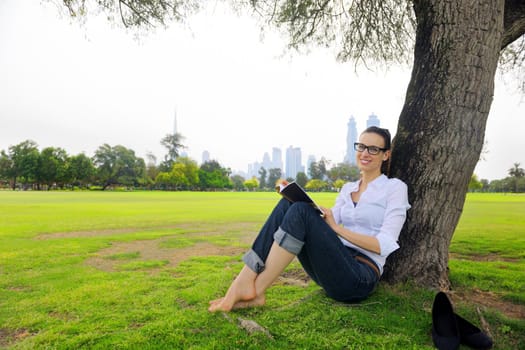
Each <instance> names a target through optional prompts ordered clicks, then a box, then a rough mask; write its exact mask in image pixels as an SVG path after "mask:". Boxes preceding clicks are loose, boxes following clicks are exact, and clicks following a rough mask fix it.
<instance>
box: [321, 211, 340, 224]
mask: <svg viewBox="0 0 525 350" xmlns="http://www.w3.org/2000/svg"><path fill="white" fill-rule="evenodd" d="M321 210H322V211H323V213H324V221H325V222H326V223H327V224H328V226H330V227H331V228H334V227H337V224H336V223H335V219H334V213H332V209H330V208H325V207H321Z"/></svg>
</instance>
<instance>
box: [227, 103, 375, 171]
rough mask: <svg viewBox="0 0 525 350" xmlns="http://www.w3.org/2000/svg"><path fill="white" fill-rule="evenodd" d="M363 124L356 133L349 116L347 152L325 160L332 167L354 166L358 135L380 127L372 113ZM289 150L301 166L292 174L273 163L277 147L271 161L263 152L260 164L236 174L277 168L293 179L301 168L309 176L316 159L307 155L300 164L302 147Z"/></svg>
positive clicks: (256, 163) (353, 120) (353, 121)
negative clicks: (338, 158)
mask: <svg viewBox="0 0 525 350" xmlns="http://www.w3.org/2000/svg"><path fill="white" fill-rule="evenodd" d="M365 124H366V127H363V128H362V129H361V130H360V131H359V133H358V131H357V125H358V124H357V122H356V118H355V117H354V116H353V115H351V116H350V119H349V121H348V124H347V127H348V131H347V138H346V143H347V150H346V155H345V157H344V158H343V159H340V160H335V159H327V160H329V161H330V162H331V163H332V164H333V165H335V164H339V163H343V162H344V163H348V164H351V165H356V160H355V155H356V152H355V150H354V143H355V142H357V141H358V135H359V134H360V133H361V132H363V131H364V130H365V129H366V128H369V127H370V126H377V127H380V126H381V120H380V119H379V117H378V116H377V115H376V114H374V113H373V112H372V113H371V114H369V115H368V116H367V119H366V123H365ZM289 148H292V149H295V152H293V151H291V152H290V154H297V153H298V154H299V155H300V156H299V158H298V159H299V162H300V163H301V164H299V165H295V166H293V169H294V171H292V172H290V171H286V169H285V168H284V167H283V166H282V161H281V165H279V164H278V163H277V162H276V161H275V158H276V156H275V152H276V151H275V150H278V151H279V152H281V150H280V148H278V147H273V151H272V158H271V159H270V157H269V154H268V152H265V153H264V155H263V160H262V162H259V161H255V162H253V163H249V164H248V169H247V171H246V173H244V171H242V170H237V171H236V173H238V174H241V175H242V174H244V175H245V177H253V176H255V177H257V176H258V175H259V173H258V170H259V169H260V168H261V167H264V168H265V169H266V170H268V169H271V168H279V169H281V170H282V171H283V175H285V176H286V177H290V178H295V176H296V174H297V170H295V169H301V168H302V169H303V170H302V171H303V172H304V173H305V174H306V175H308V176H309V174H308V172H309V169H310V164H311V163H312V162H315V161H317V160H316V159H317V158H316V157H315V156H314V155H312V154H309V155H308V156H307V159H306V162H305V163H304V164H303V163H302V147H301V146H297V147H293V146H289ZM280 154H281V153H279V159H280V157H281V156H280ZM292 157H293V156H292ZM321 157H324V156H323V155H321ZM324 158H326V157H324ZM294 160H295V161H296V160H297V156H295V158H294ZM292 162H293V161H292ZM292 162H291V163H292ZM286 164H287V166H288V152H287V158H286ZM290 167H292V165H290Z"/></svg>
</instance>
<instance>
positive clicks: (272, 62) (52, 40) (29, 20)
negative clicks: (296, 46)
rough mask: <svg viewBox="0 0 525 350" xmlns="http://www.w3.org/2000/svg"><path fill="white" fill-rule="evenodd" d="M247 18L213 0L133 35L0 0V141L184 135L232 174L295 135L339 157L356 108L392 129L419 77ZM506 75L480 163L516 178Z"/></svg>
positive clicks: (299, 143) (62, 142) (524, 113)
mask: <svg viewBox="0 0 525 350" xmlns="http://www.w3.org/2000/svg"><path fill="white" fill-rule="evenodd" d="M260 37H261V35H260V30H259V27H258V25H257V23H255V21H254V20H252V19H251V18H250V17H248V16H246V17H237V16H235V15H232V14H230V13H229V12H228V10H226V9H224V8H221V7H220V6H218V5H214V6H213V7H210V8H208V9H206V10H205V11H203V12H201V13H200V14H198V15H197V16H194V17H191V18H190V19H189V20H188V22H187V23H186V24H185V25H184V26H183V25H180V24H173V25H172V26H171V27H170V28H169V29H167V30H164V29H157V30H156V31H155V32H154V33H149V34H148V35H147V36H143V37H141V38H140V40H137V39H136V38H135V37H134V36H133V34H132V33H126V32H125V31H124V30H122V29H119V28H116V27H115V26H114V25H111V24H109V23H107V22H106V21H105V20H104V19H103V18H97V17H91V18H89V19H88V21H87V23H86V24H85V25H84V26H81V25H79V23H78V22H71V20H70V19H69V18H67V17H64V16H60V15H59V11H58V10H57V8H56V7H55V6H54V5H53V4H52V3H49V2H44V3H43V4H41V3H40V1H34V0H2V1H0V150H2V149H3V150H7V148H8V147H9V146H11V145H15V144H17V143H20V142H22V141H24V140H27V139H31V140H33V141H35V142H37V143H38V145H39V147H40V149H42V148H43V147H47V146H53V147H62V148H64V149H65V150H66V151H67V152H68V153H69V154H71V155H74V154H78V153H81V152H85V153H86V154H87V155H89V156H92V155H93V153H94V151H95V150H96V149H97V148H98V147H99V146H100V145H102V144H104V143H108V144H110V145H112V146H114V145H117V144H121V145H123V146H126V147H128V148H131V149H133V150H135V152H136V153H137V155H138V156H140V157H145V156H146V154H147V153H148V152H152V153H153V154H155V155H156V156H157V157H158V159H159V161H160V160H161V158H162V157H163V156H164V154H165V153H166V151H165V150H164V149H163V148H162V146H161V145H160V140H161V139H162V137H164V136H165V135H166V134H168V133H172V132H173V122H174V116H175V113H176V114H177V127H178V131H179V132H180V133H181V134H182V135H183V136H184V137H185V140H184V144H185V145H187V146H188V149H187V150H186V152H187V153H188V155H189V156H190V157H192V158H193V159H195V160H197V161H198V162H199V163H200V162H201V159H202V152H203V151H204V150H207V151H208V152H209V153H210V156H211V158H212V159H216V160H218V161H219V162H220V163H221V164H222V165H224V166H227V167H231V168H232V169H233V170H241V171H246V170H247V165H248V163H253V162H256V161H262V157H263V154H264V152H268V153H270V154H271V150H272V147H280V148H281V149H282V151H283V156H284V154H285V152H286V148H287V147H289V146H291V145H293V146H295V147H301V148H302V150H303V162H306V159H307V157H308V155H310V154H313V155H315V156H316V157H317V159H319V158H320V157H321V156H325V157H326V158H328V159H329V160H331V161H333V162H335V163H337V162H340V161H342V160H343V158H344V155H345V149H346V130H347V122H348V119H349V118H350V116H354V117H355V119H356V121H357V128H358V131H362V130H363V129H364V128H365V123H366V119H367V118H368V115H370V114H371V113H374V114H376V115H377V116H378V117H379V118H380V120H381V126H383V127H386V128H389V129H390V130H391V132H392V133H395V130H396V126H397V119H398V116H399V113H400V111H401V108H402V105H403V102H404V97H405V91H406V87H407V84H408V80H409V77H410V69H409V68H407V67H404V68H403V67H393V68H391V69H390V70H389V72H388V73H384V72H383V71H379V72H376V73H373V72H368V71H365V70H360V71H359V72H358V73H359V74H358V75H356V74H355V72H354V66H353V65H352V64H348V63H346V64H342V63H338V62H336V61H335V59H334V57H335V54H334V53H333V52H331V51H329V50H324V51H323V50H313V51H312V52H311V53H310V54H308V55H300V54H296V53H294V54H289V53H286V51H285V50H284V47H285V42H284V41H283V40H282V39H281V38H280V37H279V36H278V35H276V34H274V33H271V32H267V33H266V35H265V38H264V40H262V41H261V39H260ZM514 91H515V90H513V87H512V86H510V87H508V86H505V85H504V84H503V83H502V79H501V78H500V77H498V78H497V82H496V92H495V99H494V102H493V104H492V109H491V112H490V116H489V121H488V125H487V133H486V141H487V150H488V153H487V154H485V160H484V161H481V162H480V163H479V164H478V166H477V168H476V170H475V173H476V174H477V175H478V176H479V177H480V178H486V179H490V180H492V179H499V178H503V177H505V176H507V171H508V169H509V168H511V167H512V165H513V163H516V162H518V163H521V166H522V167H525V152H524V151H523V150H524V149H525V137H523V132H524V131H525V103H520V101H522V100H523V98H522V96H520V94H519V93H516V92H514Z"/></svg>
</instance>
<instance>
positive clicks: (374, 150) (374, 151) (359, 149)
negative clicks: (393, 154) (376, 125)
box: [354, 142, 388, 155]
mask: <svg viewBox="0 0 525 350" xmlns="http://www.w3.org/2000/svg"><path fill="white" fill-rule="evenodd" d="M354 149H355V150H356V151H357V152H364V151H365V149H366V150H368V153H370V154H372V155H376V154H379V152H381V151H383V152H384V151H387V150H388V148H381V147H377V146H367V145H365V144H364V143H360V142H356V143H354Z"/></svg>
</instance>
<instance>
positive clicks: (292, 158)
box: [285, 146, 304, 179]
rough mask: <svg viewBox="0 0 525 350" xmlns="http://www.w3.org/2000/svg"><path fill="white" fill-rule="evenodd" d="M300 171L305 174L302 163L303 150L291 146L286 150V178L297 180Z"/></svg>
mask: <svg viewBox="0 0 525 350" xmlns="http://www.w3.org/2000/svg"><path fill="white" fill-rule="evenodd" d="M300 171H302V172H304V167H303V166H302V161H301V148H300V147H292V146H290V147H288V148H287V149H286V169H285V172H286V177H287V178H293V179H295V178H296V177H297V173H298V172H300Z"/></svg>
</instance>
